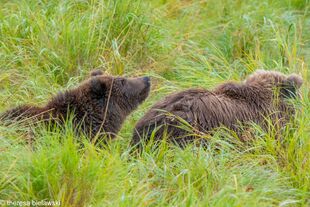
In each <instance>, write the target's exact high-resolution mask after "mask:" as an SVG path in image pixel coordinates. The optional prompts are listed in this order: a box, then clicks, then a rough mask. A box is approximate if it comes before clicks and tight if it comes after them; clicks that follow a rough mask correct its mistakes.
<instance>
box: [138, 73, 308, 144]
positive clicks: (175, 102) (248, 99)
mask: <svg viewBox="0 0 310 207" xmlns="http://www.w3.org/2000/svg"><path fill="white" fill-rule="evenodd" d="M301 85H302V78H301V77H299V76H297V75H295V74H292V75H290V76H286V75H284V74H282V73H280V72H275V71H264V70H259V71H257V72H255V73H254V74H252V75H251V76H249V77H248V78H247V79H246V80H245V82H243V83H234V82H228V83H224V84H222V85H220V86H218V87H217V88H215V89H214V90H212V91H209V90H206V89H189V90H185V91H181V92H178V93H175V94H171V95H168V96H167V97H166V98H165V99H163V100H162V101H159V102H158V103H156V104H155V105H154V106H153V107H152V108H151V109H150V110H149V111H148V112H147V113H146V114H145V116H144V117H142V118H141V120H140V121H139V122H138V123H137V125H136V127H135V129H134V132H133V139H132V145H135V146H139V147H141V140H144V141H145V142H148V141H149V139H150V137H151V136H152V133H153V134H154V133H155V136H154V139H155V141H156V140H161V139H162V137H163V134H165V133H167V134H168V139H169V141H173V142H176V143H177V144H178V145H181V146H184V144H187V143H192V142H193V141H194V140H197V139H198V137H197V136H195V135H193V132H194V133H196V134H197V133H199V132H203V133H209V134H210V133H211V131H212V130H214V129H216V128H218V127H220V126H224V127H227V128H229V129H232V130H234V131H236V132H237V133H238V134H239V135H241V133H239V132H240V126H241V125H246V124H247V123H252V122H254V123H256V124H258V125H260V126H262V127H263V128H265V129H266V126H267V123H266V118H267V117H270V119H271V120H273V122H274V124H276V125H278V126H283V125H284V124H285V123H286V122H287V121H288V120H289V119H290V117H291V116H292V115H293V114H294V108H293V106H292V105H291V104H289V103H288V102H287V98H295V97H296V95H297V91H296V90H297V89H298V88H300V86H301ZM276 90H278V93H276V92H275V91H276ZM277 94H278V95H277ZM184 121H186V122H187V123H188V124H190V125H191V126H192V129H191V130H187V129H185V128H186V127H185V128H184V123H183V124H182V122H184ZM181 125H183V127H182V126H181ZM190 131H192V132H190ZM240 138H241V139H242V136H240ZM244 141H245V140H244Z"/></svg>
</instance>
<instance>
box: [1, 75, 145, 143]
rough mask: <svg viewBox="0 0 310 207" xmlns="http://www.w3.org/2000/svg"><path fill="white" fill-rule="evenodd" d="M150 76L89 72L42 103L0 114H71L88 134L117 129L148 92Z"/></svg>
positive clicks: (30, 117)
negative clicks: (121, 75) (135, 76)
mask: <svg viewBox="0 0 310 207" xmlns="http://www.w3.org/2000/svg"><path fill="white" fill-rule="evenodd" d="M149 91H150V78H149V77H138V78H124V77H113V76H105V75H103V73H102V71H100V70H95V71H92V72H91V75H90V78H89V79H87V80H85V81H84V82H82V83H81V84H80V85H78V86H77V87H76V88H73V89H71V90H68V91H65V92H60V93H59V94H58V95H56V96H54V97H53V98H52V99H51V100H50V101H48V103H47V104H46V105H45V106H42V107H39V106H32V105H22V106H18V107H16V108H13V109H10V110H8V111H6V112H4V113H3V114H2V115H0V120H2V121H4V122H5V123H14V122H17V121H21V122H23V121H26V122H27V123H28V122H29V121H31V122H32V123H35V122H38V121H43V122H47V123H50V122H52V123H55V122H57V123H60V124H63V123H64V121H65V120H66V119H67V118H68V117H69V116H70V115H73V120H72V121H73V124H74V127H75V128H80V129H81V130H82V132H83V133H85V134H86V135H87V136H89V137H90V138H93V137H95V136H97V135H103V134H105V135H108V136H111V137H112V138H113V137H114V136H115V135H116V134H117V132H118V131H119V130H120V128H121V125H122V123H123V122H124V120H125V118H126V117H127V116H128V115H129V114H130V113H131V112H132V111H133V110H134V109H136V108H137V107H138V105H139V104H141V103H142V102H143V101H144V100H145V99H146V98H147V96H148V94H149Z"/></svg>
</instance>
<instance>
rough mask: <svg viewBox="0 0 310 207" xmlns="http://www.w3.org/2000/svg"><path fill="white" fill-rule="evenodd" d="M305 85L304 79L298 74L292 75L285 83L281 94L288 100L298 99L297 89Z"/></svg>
mask: <svg viewBox="0 0 310 207" xmlns="http://www.w3.org/2000/svg"><path fill="white" fill-rule="evenodd" d="M302 83H303V79H302V77H300V76H299V75H296V74H292V75H290V76H289V77H288V78H287V79H286V80H285V81H284V82H283V85H282V88H281V94H282V95H283V96H284V97H286V98H296V95H297V89H299V88H300V87H301V85H302Z"/></svg>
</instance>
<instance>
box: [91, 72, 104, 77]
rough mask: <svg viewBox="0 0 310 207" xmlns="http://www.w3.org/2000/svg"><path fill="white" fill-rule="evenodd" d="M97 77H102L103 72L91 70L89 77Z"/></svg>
mask: <svg viewBox="0 0 310 207" xmlns="http://www.w3.org/2000/svg"><path fill="white" fill-rule="evenodd" d="M98 75H103V72H102V71H101V70H92V71H91V72H90V76H92V77H93V76H98Z"/></svg>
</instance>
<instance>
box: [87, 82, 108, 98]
mask: <svg viewBox="0 0 310 207" xmlns="http://www.w3.org/2000/svg"><path fill="white" fill-rule="evenodd" d="M90 90H91V92H92V93H93V94H95V95H96V96H100V97H102V96H104V95H105V93H106V90H107V86H106V83H105V82H104V81H103V80H102V79H100V78H99V77H95V78H92V79H91V80H90Z"/></svg>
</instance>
